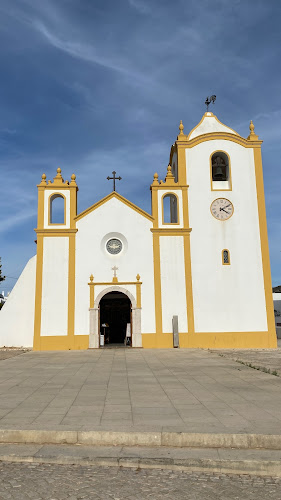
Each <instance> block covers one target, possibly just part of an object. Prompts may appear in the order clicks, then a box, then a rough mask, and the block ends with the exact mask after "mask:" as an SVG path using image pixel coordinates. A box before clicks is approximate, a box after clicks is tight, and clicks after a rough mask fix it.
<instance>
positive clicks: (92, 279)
mask: <svg viewBox="0 0 281 500" xmlns="http://www.w3.org/2000/svg"><path fill="white" fill-rule="evenodd" d="M93 281H94V276H93V275H92V274H91V276H90V282H91V283H93Z"/></svg>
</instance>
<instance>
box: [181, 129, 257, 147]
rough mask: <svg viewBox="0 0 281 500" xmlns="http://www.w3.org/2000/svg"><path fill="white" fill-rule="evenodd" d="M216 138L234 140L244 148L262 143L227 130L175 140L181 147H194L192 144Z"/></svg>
mask: <svg viewBox="0 0 281 500" xmlns="http://www.w3.org/2000/svg"><path fill="white" fill-rule="evenodd" d="M216 140H222V141H224V140H225V141H231V142H236V143H237V144H240V145H241V146H244V147H245V148H251V149H252V148H258V147H260V145H261V144H262V141H249V140H247V139H244V137H241V136H240V135H238V136H236V135H233V134H229V133H228V132H210V133H208V134H202V135H198V136H197V137H194V139H190V140H189V141H185V142H180V143H179V144H178V142H177V145H178V147H179V146H180V147H181V148H185V149H190V148H194V146H197V145H198V144H201V143H202V142H206V141H216Z"/></svg>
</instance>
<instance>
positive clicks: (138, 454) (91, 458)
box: [0, 444, 281, 477]
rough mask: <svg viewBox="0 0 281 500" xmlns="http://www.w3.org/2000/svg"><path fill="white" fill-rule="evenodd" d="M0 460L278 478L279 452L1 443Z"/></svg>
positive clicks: (279, 468)
mask: <svg viewBox="0 0 281 500" xmlns="http://www.w3.org/2000/svg"><path fill="white" fill-rule="evenodd" d="M0 461H1V462H24V463H37V464H38V463H39V464H40V463H41V464H46V463H47V464H68V465H84V466H85V465H86V466H96V467H97V466H98V467H109V466H111V467H127V468H134V469H168V470H183V471H193V472H208V473H221V474H247V475H253V476H274V477H281V462H280V452H279V451H277V450H261V449H258V450H245V449H243V450H241V449H229V448H228V449H226V448H179V447H175V448H174V447H164V446H163V447H147V446H145V447H143V446H138V447H130V446H85V445H81V446H76V445H66V444H65V445H46V444H44V445H40V444H37V445H36V444H0Z"/></svg>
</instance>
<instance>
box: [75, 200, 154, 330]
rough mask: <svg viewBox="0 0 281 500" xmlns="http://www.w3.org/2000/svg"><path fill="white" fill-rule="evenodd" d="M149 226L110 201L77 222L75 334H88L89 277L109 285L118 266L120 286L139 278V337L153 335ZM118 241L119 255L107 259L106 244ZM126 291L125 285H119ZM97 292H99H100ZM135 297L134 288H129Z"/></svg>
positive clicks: (150, 224) (114, 201) (152, 278)
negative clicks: (112, 240) (146, 334)
mask: <svg viewBox="0 0 281 500" xmlns="http://www.w3.org/2000/svg"><path fill="white" fill-rule="evenodd" d="M151 227H152V222H151V221H149V220H148V219H146V218H145V217H143V216H142V215H140V214H138V213H137V212H136V211H135V210H133V209H131V208H130V207H128V206H127V205H126V204H124V203H123V202H121V201H120V200H118V199H117V198H111V199H110V200H108V201H107V202H106V203H104V204H102V205H101V206H100V207H98V208H97V209H96V210H94V211H92V212H90V213H89V214H88V215H86V216H85V217H83V218H82V219H80V220H78V221H77V229H78V232H77V235H76V293H75V334H76V335H87V334H88V333H89V305H90V303H89V301H90V299H89V294H90V291H89V285H88V282H89V277H90V275H91V274H93V275H94V282H102V283H104V282H112V277H113V271H112V267H113V266H117V267H118V271H117V276H118V280H119V282H122V281H123V282H124V281H126V282H127V281H129V282H132V281H133V282H134V281H136V275H137V274H140V281H142V282H143V284H142V286H141V298H142V318H141V323H142V333H154V332H155V310H154V271H153V248H152V233H151V231H150V228H151ZM112 237H117V238H119V239H121V241H122V243H123V250H122V251H121V253H120V254H118V255H110V254H109V253H108V252H107V251H106V249H105V244H106V241H108V239H110V238H112ZM122 286H123V287H125V288H127V285H122ZM99 291H100V289H99ZM132 294H133V295H134V296H135V287H134V286H133V288H132Z"/></svg>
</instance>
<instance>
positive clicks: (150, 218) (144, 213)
mask: <svg viewBox="0 0 281 500" xmlns="http://www.w3.org/2000/svg"><path fill="white" fill-rule="evenodd" d="M112 198H117V199H118V200H119V201H121V202H122V203H124V204H125V205H127V206H128V207H130V208H131V209H132V210H135V212H137V213H138V214H140V215H142V216H143V217H146V219H148V220H150V221H153V217H152V216H151V215H149V214H148V213H147V212H145V211H144V210H142V209H141V208H139V207H137V205H135V204H134V203H132V202H131V201H129V200H127V199H126V198H124V197H123V196H121V194H119V193H116V191H114V192H113V193H110V194H108V195H107V196H105V197H104V198H102V199H101V200H100V201H98V202H97V203H95V204H94V205H92V206H91V207H89V208H87V209H86V210H84V211H83V212H81V214H79V215H77V216H76V217H75V218H74V219H75V220H76V221H78V220H80V219H82V218H83V217H85V216H86V215H88V214H89V213H91V212H93V211H94V210H96V209H97V208H99V207H101V206H102V205H103V204H104V203H106V202H107V201H109V200H111V199H112Z"/></svg>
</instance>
